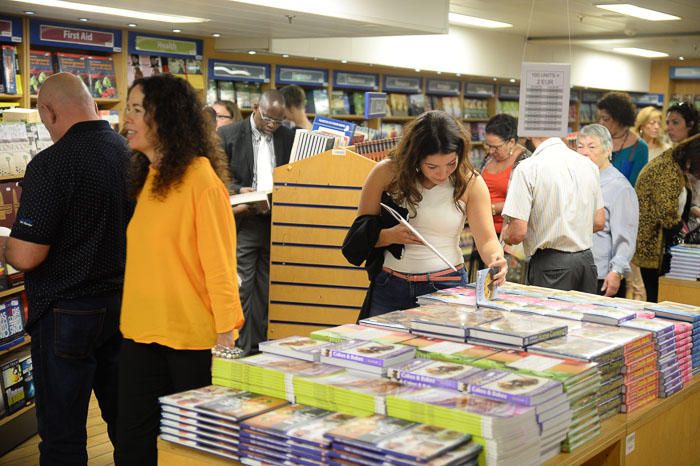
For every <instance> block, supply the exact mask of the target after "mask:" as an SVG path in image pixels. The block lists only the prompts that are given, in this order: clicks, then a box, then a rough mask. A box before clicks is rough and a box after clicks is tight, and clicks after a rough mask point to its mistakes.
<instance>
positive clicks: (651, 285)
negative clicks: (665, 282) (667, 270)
mask: <svg viewBox="0 0 700 466" xmlns="http://www.w3.org/2000/svg"><path fill="white" fill-rule="evenodd" d="M639 270H640V271H641V272H642V281H643V282H644V288H645V289H646V290H647V301H649V302H650V303H656V302H658V301H659V269H645V268H644V267H640V268H639Z"/></svg>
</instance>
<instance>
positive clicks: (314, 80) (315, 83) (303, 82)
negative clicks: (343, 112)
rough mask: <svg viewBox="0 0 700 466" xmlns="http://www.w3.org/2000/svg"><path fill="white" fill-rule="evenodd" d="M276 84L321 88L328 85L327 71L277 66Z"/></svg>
mask: <svg viewBox="0 0 700 466" xmlns="http://www.w3.org/2000/svg"><path fill="white" fill-rule="evenodd" d="M277 82H278V83H280V84H298V85H300V86H312V87H323V86H326V85H327V84H328V71H326V70H322V69H318V68H295V67H291V66H278V67H277Z"/></svg>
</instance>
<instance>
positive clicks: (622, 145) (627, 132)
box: [613, 128, 630, 152]
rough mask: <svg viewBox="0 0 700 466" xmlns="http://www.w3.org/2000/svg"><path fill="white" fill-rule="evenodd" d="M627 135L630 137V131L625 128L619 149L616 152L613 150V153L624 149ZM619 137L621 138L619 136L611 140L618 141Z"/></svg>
mask: <svg viewBox="0 0 700 466" xmlns="http://www.w3.org/2000/svg"><path fill="white" fill-rule="evenodd" d="M629 135H630V130H629V128H627V129H626V130H625V138H624V139H623V140H622V144H620V147H619V148H618V149H617V150H614V151H613V152H620V151H621V150H622V149H623V148H624V147H625V143H626V142H627V136H629ZM621 137H622V136H619V137H617V138H613V139H620V138H621Z"/></svg>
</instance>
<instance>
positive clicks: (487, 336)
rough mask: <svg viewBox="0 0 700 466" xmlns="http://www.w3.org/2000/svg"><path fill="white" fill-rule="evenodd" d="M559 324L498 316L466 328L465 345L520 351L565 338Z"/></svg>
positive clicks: (533, 318)
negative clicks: (466, 338) (467, 333)
mask: <svg viewBox="0 0 700 466" xmlns="http://www.w3.org/2000/svg"><path fill="white" fill-rule="evenodd" d="M567 331H568V328H567V327H566V326H565V325H561V321H559V320H557V319H550V318H548V317H542V316H522V315H518V314H514V313H508V312H506V313H502V316H501V318H500V319H498V320H492V321H490V322H486V323H482V324H479V325H476V326H474V327H470V328H469V337H468V340H467V341H468V343H473V344H478V345H487V346H495V347H497V348H503V349H520V350H524V349H526V348H527V347H529V346H532V345H534V344H537V343H540V342H542V341H546V340H551V339H553V338H557V337H561V336H564V335H566V333H567Z"/></svg>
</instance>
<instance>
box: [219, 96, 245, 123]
mask: <svg viewBox="0 0 700 466" xmlns="http://www.w3.org/2000/svg"><path fill="white" fill-rule="evenodd" d="M212 105H221V106H222V107H226V111H227V112H228V113H229V115H230V116H231V123H236V122H237V121H241V120H242V119H243V115H241V111H240V110H239V109H238V105H237V104H236V102H234V101H232V100H217V101H216V102H214V103H213V104H212ZM215 116H216V115H215Z"/></svg>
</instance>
